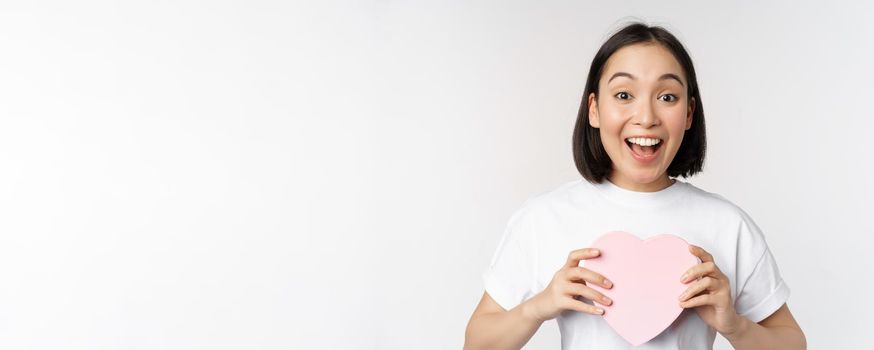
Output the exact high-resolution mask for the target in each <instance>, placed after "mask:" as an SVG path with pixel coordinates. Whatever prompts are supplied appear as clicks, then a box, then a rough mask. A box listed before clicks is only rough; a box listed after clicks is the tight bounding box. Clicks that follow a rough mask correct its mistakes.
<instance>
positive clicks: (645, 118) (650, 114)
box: [632, 102, 658, 128]
mask: <svg viewBox="0 0 874 350" xmlns="http://www.w3.org/2000/svg"><path fill="white" fill-rule="evenodd" d="M632 121H633V122H634V124H636V125H640V126H642V127H645V128H648V127H650V126H653V125H656V124H657V123H658V117H656V115H655V109H654V108H653V106H652V102H643V103H639V104H638V107H637V110H636V111H635V113H634V117H633V118H632Z"/></svg>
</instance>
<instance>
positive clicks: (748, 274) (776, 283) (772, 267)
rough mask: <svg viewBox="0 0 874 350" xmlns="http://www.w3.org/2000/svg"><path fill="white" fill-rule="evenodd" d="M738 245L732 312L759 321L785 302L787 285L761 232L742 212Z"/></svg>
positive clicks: (787, 294) (787, 291)
mask: <svg viewBox="0 0 874 350" xmlns="http://www.w3.org/2000/svg"><path fill="white" fill-rule="evenodd" d="M743 217H744V220H743V222H742V223H741V227H740V229H741V232H740V236H739V238H738V239H739V242H738V243H739V244H738V259H737V264H738V267H737V277H738V282H739V287H738V293H737V298H736V300H735V303H734V305H735V310H736V311H737V313H738V314H739V315H741V316H744V317H746V318H748V319H750V320H751V321H753V322H756V323H758V322H761V321H762V320H764V319H765V318H767V317H768V316H770V315H771V314H773V313H774V312H775V311H777V309H779V308H780V307H781V306H782V305H783V304H784V303H785V302H786V301H787V300H788V299H789V286H788V285H786V282H785V281H784V280H783V278H782V277H781V276H780V270H779V268H778V267H777V261H776V260H775V259H774V256H773V254H771V250H770V248H768V245H767V242H766V241H765V237H764V235H763V234H762V231H761V230H760V229H759V227H758V226H757V225H756V223H755V222H753V220H752V218H750V217H749V216H748V215H747V214H746V213H743Z"/></svg>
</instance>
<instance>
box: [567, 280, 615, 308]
mask: <svg viewBox="0 0 874 350" xmlns="http://www.w3.org/2000/svg"><path fill="white" fill-rule="evenodd" d="M569 289H570V290H569V292H570V293H571V294H573V295H579V296H581V297H584V298H586V299H589V300H591V301H594V302H597V303H599V304H602V305H610V304H612V303H613V300H610V298H608V297H607V296H605V295H604V294H601V292H598V291H597V290H594V289H592V288H589V287H587V286H584V285H582V284H579V283H571V284H570V287H569Z"/></svg>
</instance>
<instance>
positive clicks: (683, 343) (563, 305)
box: [465, 23, 806, 349]
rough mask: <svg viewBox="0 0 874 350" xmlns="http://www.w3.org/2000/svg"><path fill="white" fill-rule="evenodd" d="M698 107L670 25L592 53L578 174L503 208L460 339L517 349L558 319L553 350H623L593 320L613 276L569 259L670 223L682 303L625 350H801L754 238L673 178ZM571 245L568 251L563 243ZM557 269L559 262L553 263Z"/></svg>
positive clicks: (767, 259) (732, 208)
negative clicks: (497, 237)
mask: <svg viewBox="0 0 874 350" xmlns="http://www.w3.org/2000/svg"><path fill="white" fill-rule="evenodd" d="M705 145H706V137H705V128H704V111H703V107H702V103H701V96H700V93H699V90H698V83H697V80H696V77H695V70H694V67H693V65H692V61H691V59H690V57H689V55H688V53H687V52H686V50H685V49H684V48H683V45H682V44H681V43H680V42H679V41H678V40H677V39H676V38H675V37H674V36H673V35H672V34H670V33H669V32H668V31H666V30H665V29H663V28H660V27H651V26H647V25H645V24H642V23H632V24H630V25H628V26H626V27H625V28H622V29H621V30H619V31H618V32H617V33H615V34H614V35H613V36H611V37H610V38H609V39H608V40H607V41H606V42H605V43H604V45H602V47H601V48H600V50H599V51H598V53H597V54H596V55H595V57H594V59H593V61H592V65H591V67H590V71H589V76H588V81H587V83H586V88H585V94H584V96H583V100H582V103H581V106H580V112H579V115H578V118H577V124H576V128H575V130H574V135H573V151H574V158H575V162H576V165H577V169H578V171H579V172H580V174H581V175H582V177H583V179H579V180H575V181H571V182H568V183H565V184H562V185H561V186H559V187H558V188H556V189H554V190H551V191H548V192H545V193H541V194H539V195H536V196H533V197H531V198H529V199H528V200H527V201H526V202H525V203H524V204H523V205H522V207H521V208H520V209H518V210H517V211H516V212H515V213H514V214H513V215H512V217H511V218H510V220H509V222H508V224H507V228H506V230H505V232H504V234H503V237H502V239H501V242H500V244H499V245H498V249H497V251H496V252H495V255H494V256H493V258H492V261H491V263H490V265H489V268H488V269H487V270H486V271H485V273H484V274H483V277H484V284H485V289H486V291H485V292H484V293H483V296H482V299H481V301H480V303H479V305H478V306H477V308H476V310H475V311H474V313H473V315H472V317H471V319H470V322H469V324H468V327H467V331H466V334H465V349H519V348H521V347H522V346H523V345H524V344H525V343H527V342H528V340H529V339H530V338H531V336H532V335H533V334H534V333H535V332H536V331H537V329H538V328H539V327H540V325H541V324H542V323H543V322H545V321H547V320H551V319H553V318H555V319H557V321H558V323H559V329H560V330H561V336H562V348H563V349H631V348H632V345H631V344H629V343H628V342H626V341H625V340H624V339H623V338H621V337H620V336H619V335H618V334H616V332H615V331H613V330H612V329H611V328H610V326H609V325H608V324H607V323H606V322H605V320H604V319H603V316H602V315H603V313H604V310H603V308H602V307H599V304H600V305H611V303H612V302H613V301H612V300H610V299H609V298H605V295H604V294H602V293H599V292H598V291H596V290H595V289H593V288H591V287H589V286H588V284H590V283H591V284H595V285H598V286H600V287H602V288H607V289H608V290H609V288H610V287H611V286H612V284H611V282H610V281H609V278H610V276H602V275H600V274H599V273H598V272H597V271H592V270H589V269H586V268H585V267H581V266H580V261H581V260H585V259H592V258H596V257H597V256H598V254H599V252H598V251H597V250H594V249H589V248H585V247H586V244H588V243H591V242H592V241H594V239H595V238H597V237H598V236H599V235H600V234H601V233H603V232H607V231H611V230H622V231H627V232H632V233H634V234H636V235H638V236H639V237H641V238H646V237H648V236H653V235H655V234H659V233H664V232H670V233H672V234H675V235H678V236H680V237H682V238H684V239H685V240H686V241H687V242H690V246H689V252H690V253H691V254H693V255H695V256H697V257H698V258H699V259H700V260H701V263H700V264H698V265H696V266H694V267H692V268H690V269H689V271H687V273H686V274H685V275H683V276H677V278H678V279H681V278H682V281H683V283H686V284H687V285H688V288H687V290H686V291H685V292H684V293H683V294H681V295H678V296H677V297H678V300H677V303H678V305H680V307H682V308H683V309H684V310H683V312H682V313H681V314H680V316H679V317H678V318H677V319H676V321H674V323H673V324H671V325H670V326H669V327H668V328H667V329H665V330H664V331H663V332H662V333H661V334H659V335H658V336H656V337H655V338H653V339H652V340H650V341H648V342H646V343H644V344H642V345H640V346H637V347H634V348H635V349H710V348H712V347H713V341H714V339H715V334H716V332H719V333H720V334H722V335H723V336H724V337H725V338H726V339H728V340H729V342H731V344H732V345H733V346H734V347H735V348H737V349H759V348H761V349H764V348H767V349H804V348H806V340H805V337H804V334H803V332H802V331H801V329H800V327H799V326H798V324H797V323H796V322H795V319H794V318H793V316H792V313H791V312H790V311H789V308H788V306H787V305H786V300H787V299H788V297H789V288H788V286H787V284H786V283H785V282H784V281H783V279H782V278H781V276H780V273H779V269H778V268H777V264H776V261H775V260H774V257H773V255H772V254H771V252H770V250H769V249H768V246H767V243H766V241H765V238H764V235H763V234H762V232H761V230H760V229H759V228H758V226H756V224H755V222H754V221H753V220H752V218H750V217H749V215H747V214H746V212H744V211H743V210H742V209H740V208H739V207H737V206H736V205H734V204H733V203H731V202H730V201H728V200H727V199H725V198H724V197H722V196H720V195H718V194H715V193H710V192H707V191H704V190H701V189H699V188H697V187H695V186H694V185H692V184H690V183H687V182H684V181H680V180H678V179H676V178H675V177H677V176H683V177H689V176H692V175H694V174H695V173H697V172H700V171H701V169H702V166H703V163H704V154H705ZM568 252H569V253H568ZM556 270H557V271H556Z"/></svg>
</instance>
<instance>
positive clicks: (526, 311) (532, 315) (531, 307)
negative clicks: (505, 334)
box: [519, 296, 544, 325]
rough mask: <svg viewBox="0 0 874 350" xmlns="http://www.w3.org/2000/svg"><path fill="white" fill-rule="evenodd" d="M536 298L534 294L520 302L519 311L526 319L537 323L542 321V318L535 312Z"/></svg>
mask: <svg viewBox="0 0 874 350" xmlns="http://www.w3.org/2000/svg"><path fill="white" fill-rule="evenodd" d="M536 298H537V296H534V297H532V298H529V299H528V300H526V301H524V302H522V304H520V305H519V313H520V314H521V315H522V317H523V318H524V319H525V320H526V321H529V322H532V323H535V324H538V325H539V324H541V323H543V322H544V320H543V319H541V318H540V316H539V314H538V312H537V305H536V303H537V301H536Z"/></svg>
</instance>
